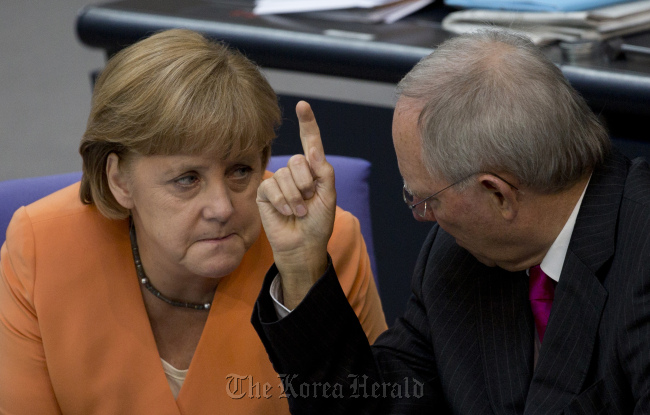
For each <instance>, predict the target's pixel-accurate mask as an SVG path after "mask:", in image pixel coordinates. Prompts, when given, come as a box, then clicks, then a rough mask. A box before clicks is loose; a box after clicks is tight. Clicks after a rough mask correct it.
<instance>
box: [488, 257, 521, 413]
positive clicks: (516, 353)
mask: <svg viewBox="0 0 650 415" xmlns="http://www.w3.org/2000/svg"><path fill="white" fill-rule="evenodd" d="M485 269H486V273H487V275H483V276H480V277H479V286H480V289H479V301H478V303H479V314H478V320H479V323H478V327H479V338H480V339H481V351H482V358H483V369H484V373H485V384H486V387H487V390H488V395H489V397H490V403H491V405H492V410H493V411H494V413H497V414H521V413H523V411H524V405H525V402H526V394H527V392H528V386H529V384H530V379H531V376H532V370H533V350H534V349H533V331H532V330H533V325H534V323H533V317H532V312H531V311H530V305H529V303H528V278H527V277H526V274H525V272H515V273H511V272H506V271H503V270H502V269H500V268H487V267H486V268H485Z"/></svg>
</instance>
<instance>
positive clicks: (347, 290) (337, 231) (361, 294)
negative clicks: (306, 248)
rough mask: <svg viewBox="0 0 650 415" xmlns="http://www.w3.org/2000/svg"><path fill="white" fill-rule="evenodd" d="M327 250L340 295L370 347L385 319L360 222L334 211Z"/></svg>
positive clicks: (384, 328) (380, 330) (340, 210)
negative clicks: (353, 315) (346, 302)
mask: <svg viewBox="0 0 650 415" xmlns="http://www.w3.org/2000/svg"><path fill="white" fill-rule="evenodd" d="M327 251H328V252H329V253H330V255H331V257H332V263H333V265H334V269H335V270H336V275H337V277H338V280H339V283H340V284H341V288H342V289H343V293H344V294H345V296H346V298H347V299H348V302H349V303H350V306H352V309H353V310H354V313H355V314H356V315H357V318H358V319H359V322H360V323H361V327H363V331H364V332H365V333H366V336H367V337H368V340H369V341H370V343H371V344H372V343H374V342H375V340H376V339H377V337H379V335H380V334H381V333H383V332H384V331H385V330H386V328H387V326H386V318H385V316H384V311H383V309H382V306H381V300H380V298H379V293H378V292H377V287H376V285H375V279H374V277H373V274H372V269H371V267H370V258H369V257H368V250H367V248H366V243H365V241H364V240H363V235H362V234H361V227H360V226H359V220H358V219H357V218H356V217H354V215H352V214H351V213H349V212H346V211H344V210H342V209H340V208H337V209H336V217H335V220H334V231H333V232H332V237H331V238H330V241H329V243H328V245H327Z"/></svg>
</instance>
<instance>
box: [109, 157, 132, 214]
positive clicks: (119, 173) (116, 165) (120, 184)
mask: <svg viewBox="0 0 650 415" xmlns="http://www.w3.org/2000/svg"><path fill="white" fill-rule="evenodd" d="M120 161H121V160H120V158H119V157H118V156H117V154H115V153H111V154H109V155H108V158H107V159H106V178H107V179H108V187H109V188H110V189H111V193H113V197H114V198H115V200H117V203H119V204H120V205H122V207H124V208H125V209H133V197H132V195H131V187H130V186H129V177H128V173H127V171H126V169H125V166H123V165H122V166H120ZM122 164H124V163H122Z"/></svg>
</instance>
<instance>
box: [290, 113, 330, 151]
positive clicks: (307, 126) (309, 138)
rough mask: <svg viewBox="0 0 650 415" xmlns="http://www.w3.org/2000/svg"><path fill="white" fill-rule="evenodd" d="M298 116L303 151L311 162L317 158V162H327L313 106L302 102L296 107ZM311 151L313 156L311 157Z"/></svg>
mask: <svg viewBox="0 0 650 415" xmlns="http://www.w3.org/2000/svg"><path fill="white" fill-rule="evenodd" d="M296 115H298V123H299V125H300V141H301V142H302V149H303V151H304V153H305V157H306V158H307V160H309V161H310V162H311V161H312V160H313V157H314V156H315V157H316V159H317V160H325V150H324V149H323V141H322V140H321V138H320V130H319V128H318V123H316V117H314V112H313V111H312V109H311V106H310V105H309V104H308V103H307V102H305V101H300V102H298V104H297V105H296ZM310 151H311V154H312V155H311V156H310Z"/></svg>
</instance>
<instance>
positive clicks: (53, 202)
mask: <svg viewBox="0 0 650 415" xmlns="http://www.w3.org/2000/svg"><path fill="white" fill-rule="evenodd" d="M87 207H88V206H86V205H84V204H83V203H81V199H80V198H79V182H77V183H74V184H71V185H70V186H67V187H64V188H63V189H61V190H58V191H56V192H54V193H52V194H50V195H48V196H45V197H44V198H42V199H39V200H37V201H35V202H33V203H31V204H29V205H27V206H26V207H25V210H26V213H27V215H28V216H29V218H30V219H31V221H32V222H33V223H36V222H39V221H47V220H50V219H53V218H57V217H61V216H68V215H73V214H75V213H80V212H82V211H84V210H85V209H86V208H87Z"/></svg>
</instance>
